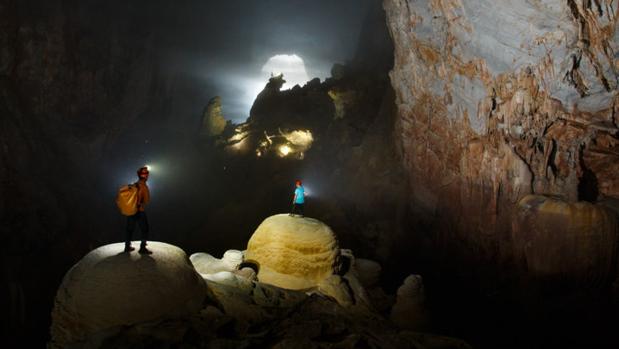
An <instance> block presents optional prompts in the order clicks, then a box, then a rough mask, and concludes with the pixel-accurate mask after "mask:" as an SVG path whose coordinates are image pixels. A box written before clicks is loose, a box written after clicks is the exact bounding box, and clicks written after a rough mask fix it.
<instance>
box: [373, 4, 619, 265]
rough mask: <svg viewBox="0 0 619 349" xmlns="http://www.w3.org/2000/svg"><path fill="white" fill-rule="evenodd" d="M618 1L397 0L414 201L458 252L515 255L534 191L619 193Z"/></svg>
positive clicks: (596, 196) (391, 7)
mask: <svg viewBox="0 0 619 349" xmlns="http://www.w3.org/2000/svg"><path fill="white" fill-rule="evenodd" d="M617 7H618V4H617V2H613V1H607V0H601V1H595V2H593V1H580V0H572V1H563V0H561V1H560V0H552V1H543V2H536V1H507V0H500V1H494V0H492V1H490V0H481V1H449V0H431V1H421V0H418V1H413V0H385V1H384V8H385V10H386V14H387V23H388V26H389V27H390V31H391V35H392V38H393V40H394V46H395V63H394V68H393V70H392V72H391V73H390V77H391V82H392V85H393V87H394V90H395V91H396V104H397V108H398V117H397V125H396V141H397V142H398V143H399V145H400V149H401V153H402V159H403V162H404V166H405V167H406V169H407V172H408V173H409V174H410V202H411V206H412V208H413V211H414V212H415V213H417V217H419V219H420V221H422V222H423V224H427V225H431V226H432V227H433V229H435V230H436V231H437V232H436V236H441V237H442V239H444V240H443V241H446V240H449V241H459V242H461V244H460V245H458V243H453V244H451V246H450V248H452V250H451V251H450V253H451V255H452V256H453V255H454V252H455V253H458V254H459V255H462V256H463V257H464V258H467V259H469V260H480V259H483V258H489V259H491V260H492V261H497V260H503V261H506V260H510V259H512V258H513V257H514V256H513V254H512V252H513V248H512V247H514V245H513V244H514V243H515V241H513V240H512V236H522V235H523V234H527V231H519V230H518V229H520V228H519V227H520V226H512V225H511V222H512V217H513V216H514V215H515V214H516V211H517V210H518V207H517V206H518V205H517V203H518V202H519V200H520V199H522V198H523V197H524V196H526V195H528V194H538V195H553V196H557V197H560V198H561V199H562V200H565V201H567V202H571V203H574V202H577V201H583V200H584V201H589V202H592V203H595V202H597V201H598V200H600V199H603V198H613V199H618V198H619V196H618V195H617V193H618V191H619V188H618V187H617V183H619V181H618V180H619V171H618V168H617V166H619V165H618V164H619V147H618V144H619V139H618V138H617V132H618V131H619V128H618V125H617V117H616V115H617V105H619V104H618V103H617V101H618V99H617V78H618V77H619V75H618V72H619V70H618V69H617V63H618V61H617V57H616V55H615V56H613V54H612V52H616V51H617V49H618V48H619V41H618V38H619V36H618V34H617V33H618V32H617V25H616V24H617V16H616V14H617ZM606 228H608V227H599V229H606ZM513 229H516V231H512V230H513ZM604 234H614V232H612V231H606V233H604ZM437 243H438V244H439V245H440V246H437V248H444V247H445V246H444V243H441V242H437ZM565 247H567V246H565ZM591 247H592V248H593V246H591ZM598 247H602V246H598ZM456 251H457V252H456ZM599 252H600V253H605V252H604V248H602V250H600V251H599ZM467 253H469V255H468V256H465V255H466V254H467ZM562 253H566V254H573V255H572V257H573V258H576V259H577V258H578V257H577V255H576V254H577V253H578V252H577V251H576V250H565V251H563V252H562ZM448 254H449V253H448ZM485 262H488V261H487V260H486V261H485Z"/></svg>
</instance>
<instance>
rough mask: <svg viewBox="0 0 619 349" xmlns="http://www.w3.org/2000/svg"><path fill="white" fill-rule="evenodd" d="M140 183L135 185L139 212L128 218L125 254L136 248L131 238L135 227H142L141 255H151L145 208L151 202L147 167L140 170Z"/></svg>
mask: <svg viewBox="0 0 619 349" xmlns="http://www.w3.org/2000/svg"><path fill="white" fill-rule="evenodd" d="M137 173H138V181H137V182H136V183H135V184H134V185H135V186H136V187H137V211H136V213H135V214H133V215H130V216H127V231H126V233H127V234H126V236H125V252H131V251H133V250H135V248H133V247H131V237H132V235H133V231H134V230H135V225H136V223H137V225H138V226H139V227H140V231H141V232H142V243H141V244H140V250H139V251H138V252H139V253H140V254H151V253H152V252H151V251H150V250H148V249H147V248H146V240H147V239H148V219H147V218H146V212H145V211H144V207H145V206H146V205H147V204H148V203H149V202H150V191H149V190H148V186H147V185H146V181H147V180H148V174H149V172H148V168H147V167H146V166H144V167H142V168H140V169H139V170H138V172H137Z"/></svg>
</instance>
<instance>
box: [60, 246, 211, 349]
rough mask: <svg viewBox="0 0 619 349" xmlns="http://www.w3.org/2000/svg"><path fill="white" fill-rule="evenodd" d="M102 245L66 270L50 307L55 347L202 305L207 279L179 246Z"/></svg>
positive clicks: (192, 311)
mask: <svg viewBox="0 0 619 349" xmlns="http://www.w3.org/2000/svg"><path fill="white" fill-rule="evenodd" d="M123 248H124V244H122V243H117V244H111V245H106V246H103V247H99V248H97V249H96V250H93V251H92V252H90V253H89V254H87V255H86V256H85V257H84V258H83V259H82V260H80V261H79V262H78V263H77V264H76V265H75V266H74V267H73V268H71V270H69V272H68V273H67V274H66V276H65V278H64V280H63V282H62V284H61V285H60V287H59V289H58V293H57V295H56V301H55V305H54V310H53V312H52V328H51V334H52V341H51V344H52V346H54V347H65V346H67V345H69V344H71V343H75V342H79V341H82V340H84V339H86V338H87V337H88V336H90V335H93V334H94V333H97V332H101V331H105V330H108V329H111V328H115V327H117V326H125V325H132V324H137V323H140V322H144V321H154V320H161V319H166V318H173V317H179V316H186V315H188V314H191V313H194V312H196V313H197V312H198V311H199V310H200V309H202V306H203V301H204V299H205V297H206V283H205V282H204V281H203V280H202V278H201V277H200V275H199V274H198V273H196V271H195V269H194V268H193V266H192V265H191V263H190V262H189V260H188V259H187V255H185V252H183V250H181V249H180V248H178V247H175V246H172V245H168V244H165V243H160V242H150V243H149V245H148V248H149V249H150V250H152V252H153V254H152V255H140V254H138V253H136V252H133V253H131V254H129V253H123V252H122V251H123Z"/></svg>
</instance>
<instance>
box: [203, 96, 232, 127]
mask: <svg viewBox="0 0 619 349" xmlns="http://www.w3.org/2000/svg"><path fill="white" fill-rule="evenodd" d="M226 124H227V121H226V119H225V118H224V115H223V112H222V110H221V97H219V96H215V97H213V98H211V100H210V101H208V104H207V105H206V108H205V109H204V113H203V115H202V128H201V129H200V134H201V135H203V136H206V137H215V136H219V135H220V134H222V133H223V132H224V129H225V128H226Z"/></svg>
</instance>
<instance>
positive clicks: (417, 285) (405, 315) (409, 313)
mask: <svg viewBox="0 0 619 349" xmlns="http://www.w3.org/2000/svg"><path fill="white" fill-rule="evenodd" d="M424 304H425V291H424V287H423V279H422V278H421V276H420V275H409V276H408V277H407V278H406V279H404V283H403V284H402V286H400V287H399V288H398V293H397V298H396V303H395V305H394V306H393V308H392V309H391V315H390V319H391V321H393V322H394V323H395V324H396V325H398V326H399V327H401V328H406V329H412V330H419V329H420V328H422V327H423V326H424V325H425V323H426V311H425V305H424Z"/></svg>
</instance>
